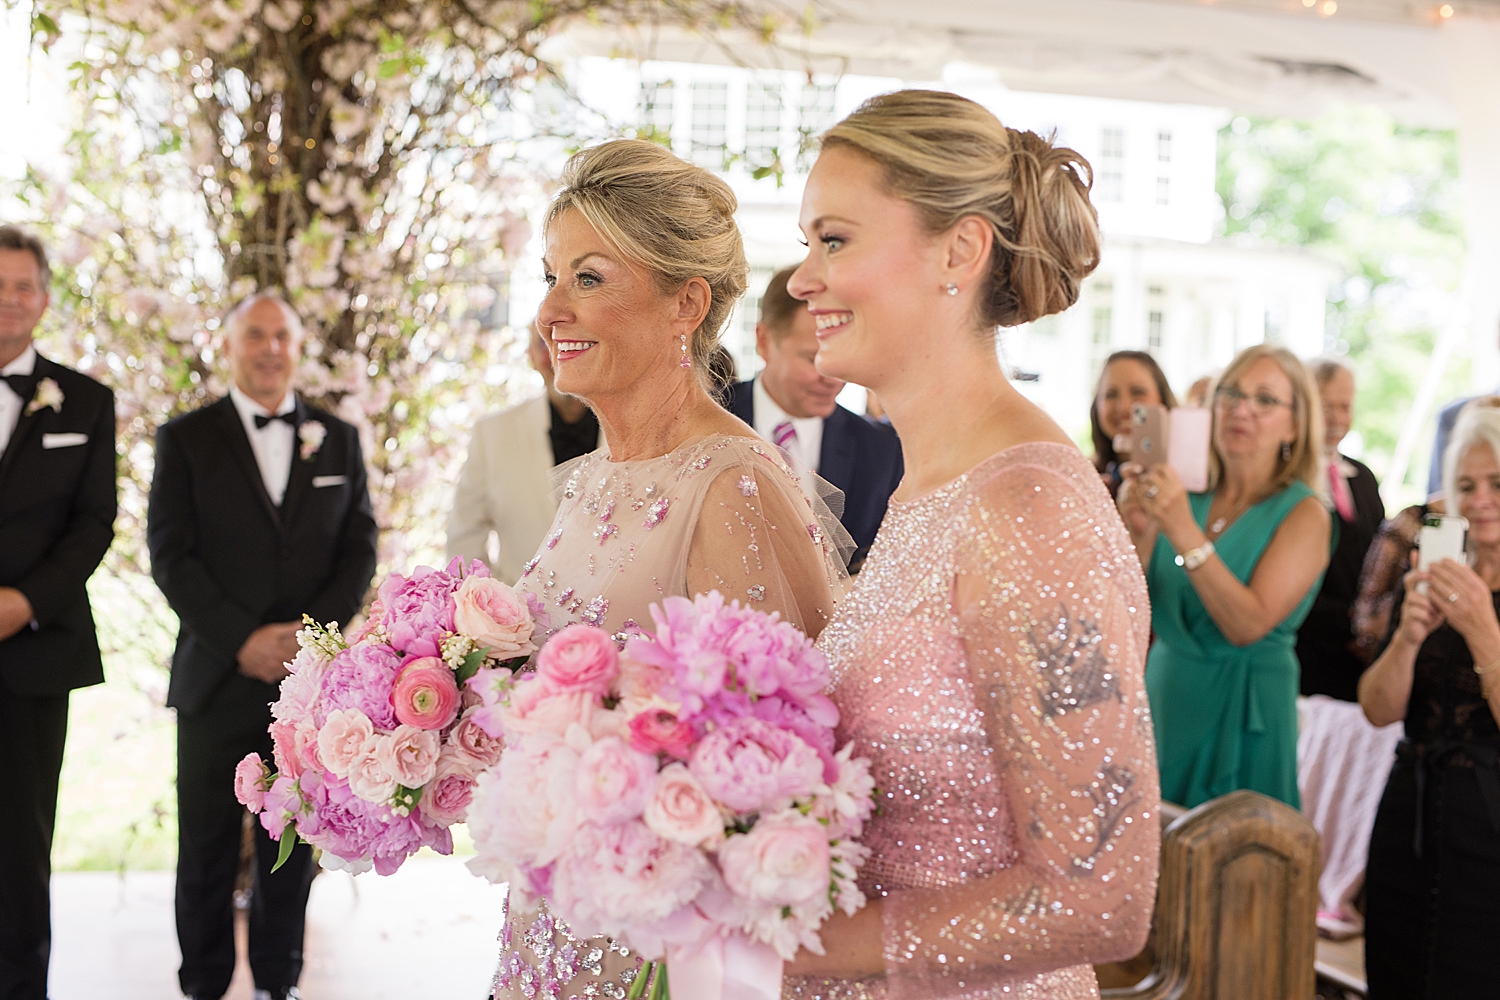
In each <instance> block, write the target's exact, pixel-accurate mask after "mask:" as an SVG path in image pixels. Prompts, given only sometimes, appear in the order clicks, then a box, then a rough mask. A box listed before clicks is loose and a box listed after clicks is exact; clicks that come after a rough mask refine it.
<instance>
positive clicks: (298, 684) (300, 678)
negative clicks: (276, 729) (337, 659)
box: [271, 647, 333, 722]
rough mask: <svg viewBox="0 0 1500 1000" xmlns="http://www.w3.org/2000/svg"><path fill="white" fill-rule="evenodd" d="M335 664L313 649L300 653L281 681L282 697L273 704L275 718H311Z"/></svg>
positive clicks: (288, 719) (287, 720) (295, 719)
mask: <svg viewBox="0 0 1500 1000" xmlns="http://www.w3.org/2000/svg"><path fill="white" fill-rule="evenodd" d="M332 662H333V661H332V660H330V659H329V658H328V657H326V656H324V655H323V654H322V653H320V652H318V651H317V650H316V649H314V648H312V647H308V648H305V649H303V650H301V651H300V652H298V653H297V658H296V659H294V660H293V661H292V662H291V663H289V664H287V669H288V670H290V671H291V673H289V674H288V675H287V676H286V677H284V678H282V681H281V693H280V697H278V698H277V699H276V701H275V702H273V703H272V705H271V716H272V718H274V719H276V720H278V721H280V722H297V721H298V720H301V719H310V718H312V714H313V709H314V707H315V705H316V703H317V699H318V692H319V690H320V689H321V688H322V686H323V675H324V674H326V673H327V672H328V668H329V666H330V665H332Z"/></svg>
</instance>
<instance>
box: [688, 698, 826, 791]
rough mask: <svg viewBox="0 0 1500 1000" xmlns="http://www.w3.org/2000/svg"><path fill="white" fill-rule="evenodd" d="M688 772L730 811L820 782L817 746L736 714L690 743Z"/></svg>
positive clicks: (802, 789) (804, 789)
mask: <svg viewBox="0 0 1500 1000" xmlns="http://www.w3.org/2000/svg"><path fill="white" fill-rule="evenodd" d="M688 767H689V768H690V769H691V770H692V772H693V777H695V778H697V779H698V780H699V781H700V782H702V784H703V788H704V789H705V790H706V791H707V792H708V794H709V795H712V796H713V797H714V799H715V800H716V801H718V802H722V803H723V804H724V805H726V806H728V807H729V808H730V809H733V810H734V811H735V812H757V811H761V810H765V809H769V808H772V807H774V806H775V805H776V804H777V803H778V802H779V801H780V800H782V799H784V798H797V797H801V796H806V795H810V794H812V792H813V790H814V789H816V788H817V787H818V786H819V785H821V784H822V783H823V760H822V758H821V757H819V756H818V751H817V750H815V749H813V747H811V746H809V745H808V744H807V742H806V741H804V740H802V739H799V738H798V737H796V736H794V735H793V734H791V733H789V732H786V731H785V730H781V729H777V728H776V727H774V726H771V725H769V724H767V723H765V722H762V721H761V720H759V719H753V718H744V719H735V720H733V721H732V722H730V723H728V724H726V725H724V726H722V727H720V728H719V729H715V730H714V731H713V732H711V733H709V734H708V735H707V736H705V737H703V739H702V740H700V741H699V743H698V745H697V746H696V747H694V748H693V754H692V757H691V759H689V761H688Z"/></svg>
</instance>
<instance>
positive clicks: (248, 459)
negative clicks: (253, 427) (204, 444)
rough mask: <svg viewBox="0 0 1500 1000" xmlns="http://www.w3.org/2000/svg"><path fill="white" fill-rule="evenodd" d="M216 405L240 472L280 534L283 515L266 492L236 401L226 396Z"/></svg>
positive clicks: (220, 424) (220, 427) (223, 433)
mask: <svg viewBox="0 0 1500 1000" xmlns="http://www.w3.org/2000/svg"><path fill="white" fill-rule="evenodd" d="M214 405H216V406H217V407H218V408H219V414H218V416H219V433H220V435H221V436H222V437H223V438H224V441H225V443H226V444H227V445H228V446H229V451H230V453H231V454H233V455H234V457H235V461H237V462H239V463H240V470H241V471H242V472H244V474H245V478H246V479H248V480H249V481H250V488H251V490H252V491H253V492H254V493H255V495H256V496H257V497H259V498H260V505H261V506H262V507H264V508H265V509H266V513H267V514H269V515H270V517H271V523H272V524H274V525H275V526H276V530H277V531H278V532H279V531H281V530H282V524H281V513H280V511H278V510H277V509H276V505H275V504H274V503H272V502H271V494H269V493H267V492H266V481H265V479H264V478H263V477H262V476H261V474H260V463H258V462H257V461H256V460H255V452H254V451H253V450H251V448H250V438H249V437H248V436H247V435H246V434H245V425H244V424H242V423H241V422H240V413H239V411H238V410H236V409H235V408H234V400H232V399H230V398H229V397H228V396H225V397H224V399H223V400H222V401H220V402H218V403H216V404H214Z"/></svg>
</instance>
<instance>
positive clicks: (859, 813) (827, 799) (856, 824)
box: [809, 743, 875, 840]
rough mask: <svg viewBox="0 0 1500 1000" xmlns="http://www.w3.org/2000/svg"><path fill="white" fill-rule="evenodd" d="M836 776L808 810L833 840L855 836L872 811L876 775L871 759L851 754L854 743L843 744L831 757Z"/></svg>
mask: <svg viewBox="0 0 1500 1000" xmlns="http://www.w3.org/2000/svg"><path fill="white" fill-rule="evenodd" d="M834 765H835V767H836V768H837V771H838V773H837V775H836V776H835V777H834V780H833V781H831V782H829V789H828V792H827V793H825V794H820V795H818V796H817V798H816V799H815V800H814V801H813V807H812V811H811V812H810V813H809V815H810V816H812V817H813V818H814V819H817V820H822V821H823V823H824V824H825V825H826V827H827V833H828V836H829V838H830V839H832V840H843V839H846V838H852V837H858V836H859V835H860V832H861V831H862V830H863V829H864V824H865V821H866V820H868V819H869V818H870V815H871V814H872V813H873V812H874V811H875V778H874V776H873V775H871V774H870V762H869V760H868V759H866V758H864V757H858V758H856V757H855V756H854V744H853V743H846V744H844V748H843V749H842V750H840V751H839V752H838V755H837V756H836V757H835V758H834Z"/></svg>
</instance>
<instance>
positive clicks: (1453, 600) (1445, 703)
mask: <svg viewBox="0 0 1500 1000" xmlns="http://www.w3.org/2000/svg"><path fill="white" fill-rule="evenodd" d="M1443 486H1444V488H1443V495H1444V496H1446V497H1448V498H1449V503H1450V506H1451V507H1452V508H1453V509H1454V512H1455V513H1457V514H1459V515H1460V516H1462V517H1466V518H1468V520H1469V549H1470V552H1471V553H1472V560H1473V566H1472V568H1470V566H1467V565H1464V564H1462V563H1458V562H1454V561H1453V560H1451V559H1443V560H1441V561H1439V562H1438V563H1436V564H1435V565H1433V566H1432V567H1431V568H1430V569H1428V570H1425V571H1414V572H1410V573H1408V574H1407V575H1406V579H1405V586H1404V592H1403V595H1402V599H1401V601H1400V603H1399V607H1398V609H1397V611H1396V612H1395V615H1396V620H1397V621H1398V622H1399V624H1398V625H1397V626H1396V629H1395V631H1394V634H1393V635H1392V636H1391V641H1390V644H1389V645H1388V646H1387V647H1386V649H1385V651H1384V652H1383V653H1381V655H1380V658H1379V659H1377V660H1376V661H1375V663H1374V664H1373V665H1372V666H1371V667H1370V669H1369V670H1367V671H1366V672H1365V675H1364V677H1362V678H1361V679H1360V682H1359V703H1360V706H1361V707H1362V708H1363V709H1364V711H1365V716H1366V717H1367V718H1368V719H1369V720H1370V722H1372V723H1373V724H1375V725H1377V726H1384V725H1388V724H1390V723H1392V722H1397V721H1404V722H1405V724H1406V739H1404V740H1403V741H1402V742H1401V744H1400V746H1399V747H1398V748H1397V751H1396V764H1395V766H1394V767H1393V768H1392V769H1391V774H1390V777H1389V779H1387V781H1386V787H1385V794H1384V796H1383V797H1382V798H1381V801H1380V810H1379V812H1378V813H1377V815H1376V818H1375V828H1374V831H1373V833H1372V834H1371V836H1370V857H1369V864H1368V867H1367V869H1366V875H1365V896H1366V925H1365V965H1366V969H1367V974H1368V977H1369V986H1370V991H1369V996H1370V1000H1397V998H1401V1000H1406V998H1411V997H1422V998H1434V1000H1435V998H1439V997H1480V996H1494V995H1495V994H1496V990H1497V988H1500V986H1497V984H1500V952H1497V951H1496V949H1495V931H1496V928H1500V727H1497V726H1496V718H1497V716H1500V618H1497V615H1496V609H1497V608H1500V410H1497V409H1495V408H1494V407H1493V406H1484V405H1475V404H1472V403H1471V404H1470V405H1469V406H1466V407H1465V408H1464V410H1463V412H1462V413H1461V414H1460V415H1459V418H1458V420H1457V421H1456V424H1455V427H1454V429H1453V435H1452V439H1451V442H1450V444H1449V446H1448V451H1447V453H1446V454H1445V455H1444V456H1443Z"/></svg>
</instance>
